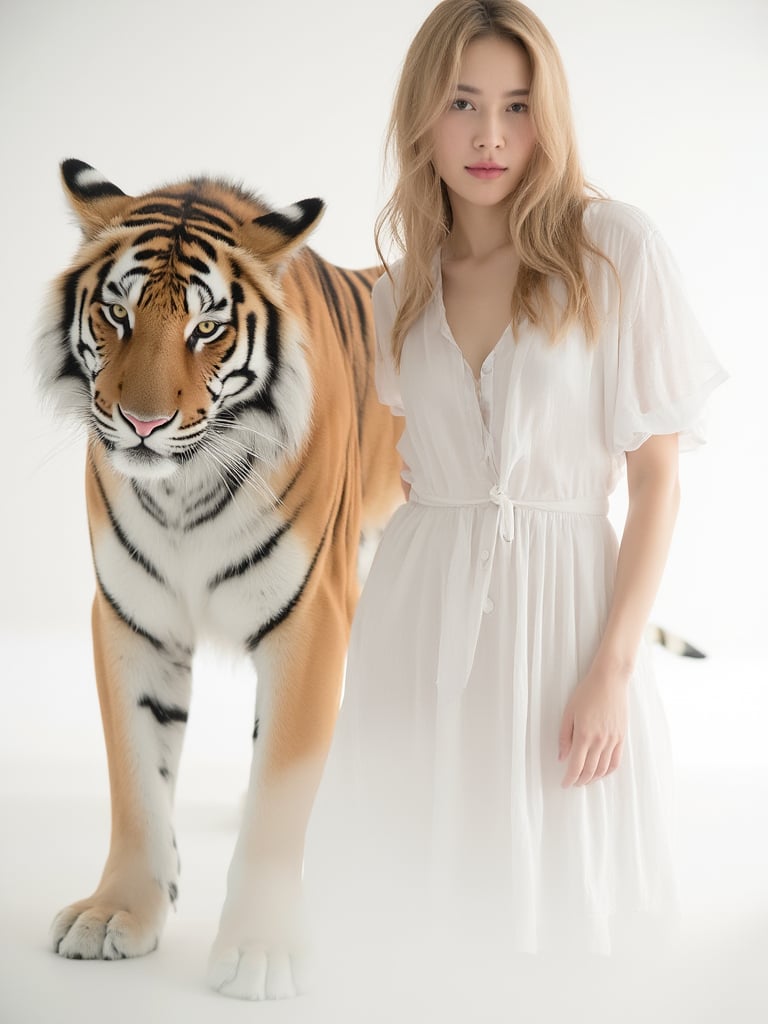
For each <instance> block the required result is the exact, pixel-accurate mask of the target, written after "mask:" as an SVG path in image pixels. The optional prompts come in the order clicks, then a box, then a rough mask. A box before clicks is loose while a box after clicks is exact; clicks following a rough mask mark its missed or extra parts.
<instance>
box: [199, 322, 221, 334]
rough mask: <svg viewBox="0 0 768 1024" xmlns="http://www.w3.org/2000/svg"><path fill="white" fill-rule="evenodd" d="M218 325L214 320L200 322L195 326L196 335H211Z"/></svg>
mask: <svg viewBox="0 0 768 1024" xmlns="http://www.w3.org/2000/svg"><path fill="white" fill-rule="evenodd" d="M218 326H219V325H218V324H217V323H216V321H215V320H201V321H200V323H199V324H198V325H197V333H198V334H213V332H214V331H215V330H216V328H217V327H218Z"/></svg>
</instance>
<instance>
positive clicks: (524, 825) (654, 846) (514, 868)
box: [320, 201, 726, 953]
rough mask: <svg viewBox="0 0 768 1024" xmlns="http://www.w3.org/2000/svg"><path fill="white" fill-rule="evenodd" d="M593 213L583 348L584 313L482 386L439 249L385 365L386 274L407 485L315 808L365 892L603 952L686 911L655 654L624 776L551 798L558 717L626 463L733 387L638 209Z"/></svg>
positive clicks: (381, 353) (611, 556)
mask: <svg viewBox="0 0 768 1024" xmlns="http://www.w3.org/2000/svg"><path fill="white" fill-rule="evenodd" d="M586 217H587V221H586V223H587V227H588V229H589V231H590V233H591V235H592V237H593V239H594V241H595V242H596V244H597V245H598V247H599V248H600V249H601V250H602V251H603V252H604V253H605V254H606V255H607V256H608V257H609V258H610V259H611V261H612V263H613V265H614V267H615V268H616V270H617V271H618V278H619V280H620V282H621V284H620V286H619V280H617V278H616V275H615V274H614V273H613V270H612V269H611V268H610V267H609V266H608V265H607V264H606V263H605V262H603V261H596V262H595V263H594V265H593V266H592V268H591V271H590V273H591V284H592V288H593V294H594V296H595V298H596V301H597V303H598V307H599V310H600V313H601V318H602V331H601V336H600V339H599V343H598V344H597V345H596V346H593V347H590V346H587V344H586V342H585V339H584V337H583V334H582V332H581V331H580V330H578V329H574V330H573V331H572V332H571V334H570V335H569V336H568V337H567V338H566V339H565V340H564V341H562V342H561V343H560V344H558V345H556V346H553V345H551V344H549V342H548V340H547V339H546V338H545V337H544V336H543V335H542V334H541V332H540V331H538V330H536V329H533V328H527V329H526V330H524V331H522V332H521V333H520V335H519V336H518V337H517V338H514V337H513V336H512V331H511V329H510V328H508V329H507V330H506V331H505V332H504V334H503V335H502V337H501V338H500V339H499V342H498V344H497V345H496V347H495V348H494V350H493V351H492V352H491V354H490V355H489V356H488V358H487V359H486V361H485V363H484V364H483V367H482V371H481V374H480V378H479V380H475V378H474V376H473V374H472V372H471V370H470V368H469V366H468V365H467V363H466V361H465V360H464V358H463V356H462V353H461V351H460V349H459V348H458V346H457V345H456V343H455V341H454V339H453V338H452V336H451V333H450V329H449V327H448V324H447V323H446V320H445V312H444V307H443V302H442V290H441V275H440V272H439V254H438V258H437V259H436V263H435V291H434V295H433V299H432V302H431V303H430V305H429V306H428V308H427V309H426V310H425V312H424V314H423V315H422V316H421V317H420V319H419V320H418V321H417V323H416V324H414V325H413V327H412V328H411V330H410V332H409V334H408V337H407V338H406V341H405V347H404V351H403V358H402V364H401V371H400V373H399V374H397V373H396V372H395V370H394V367H393V365H392V360H391V356H390V354H389V342H390V337H389V334H390V329H391V324H392V320H393V318H394V313H395V309H396V303H397V295H396V286H397V267H395V272H394V286H393V283H392V281H390V280H389V279H388V278H383V279H382V280H381V282H379V283H378V284H377V287H376V289H375V291H374V307H375V311H376V321H377V336H378V363H377V386H378V389H379V394H380V397H381V399H382V401H384V402H386V403H388V404H390V405H391V406H392V408H393V409H394V411H395V412H397V413H398V414H401V415H405V418H406V426H405V433H404V435H403V438H402V440H401V442H400V450H401V453H402V455H403V458H404V460H405V462H406V463H407V465H408V467H409V479H410V481H411V483H412V488H413V489H412V495H411V500H410V501H409V502H408V503H407V504H405V505H404V506H402V507H401V508H400V509H399V510H398V511H397V512H396V513H395V515H394V516H393V518H392V520H391V521H390V523H389V525H388V527H387V528H386V530H385V532H384V536H383V538H382V541H381V543H380V546H379V549H378V551H377V554H376V557H375V559H374V561H373V565H372V567H371V571H370V574H369V577H368V580H367V582H366V585H365V587H364V590H363V594H362V597H361V600H360V603H359V605H358V609H357V614H356V617H355V621H354V624H353V630H352V638H351V643H350V650H349V657H348V665H347V676H346V684H345V697H344V703H343V706H342V710H341V715H340V719H339V726H338V729H337V736H336V740H335V743H334V749H333V751H332V755H331V762H330V765H329V769H328V772H327V777H326V781H325V783H324V790H323V794H322V800H321V805H320V806H321V808H322V809H321V811H320V814H321V815H323V814H324V815H326V816H330V817H328V819H327V820H328V821H329V822H330V821H335V823H336V827H337V828H338V830H339V831H338V835H339V836H340V837H343V838H342V839H341V840H340V850H339V857H340V862H344V863H345V864H346V867H345V868H344V870H343V871H341V872H340V877H341V878H342V879H343V883H342V884H344V885H347V886H350V887H351V888H353V889H354V892H355V893H356V896H355V899H356V900H357V901H360V902H361V905H364V904H366V902H368V901H369V902H370V903H371V906H373V905H377V906H378V907H379V909H381V908H388V909H389V910H390V911H392V910H393V908H395V907H399V908H400V912H401V914H402V915H405V918H406V919H407V915H408V914H410V913H415V912H416V910H417V908H422V909H423V910H424V912H425V913H427V914H431V915H433V918H434V919H436V920H440V921H443V922H445V925H446V927H451V926H456V927H458V928H459V929H467V928H470V929H471V928H482V929H491V928H492V929H493V930H494V932H495V933H496V934H497V935H502V936H503V937H504V941H505V942H507V943H508V945H509V948H510V950H514V951H518V952H537V951H544V950H550V949H551V950H556V949H558V948H573V944H574V943H577V944H578V948H580V949H582V950H588V951H593V952H598V953H608V952H611V951H612V950H615V949H619V948H623V947H625V946H627V945H628V944H629V945H631V944H632V943H635V942H637V941H645V940H646V937H647V940H648V941H655V939H656V938H657V937H658V935H659V931H660V929H661V930H663V929H664V927H665V926H666V924H668V923H669V922H670V920H671V919H672V918H673V917H674V912H675V903H676V899H675V889H676V886H675V871H674V857H673V852H672V843H671V839H670V836H671V828H670V817H671V814H672V792H673V766H672V758H671V752H670V747H669V737H668V733H667V727H666V723H665V718H664V714H663V709H662V706H661V703H660V700H659V696H658V692H657V688H656V682H655V680H654V677H653V673H652V669H651V664H650V656H649V651H648V650H647V649H645V648H642V649H641V651H640V652H639V655H638V658H637V662H636V665H635V670H634V673H633V677H632V680H631V683H630V688H629V732H628V736H627V739H626V743H625V749H624V753H623V758H622V763H621V765H620V768H619V769H618V771H616V772H614V773H613V774H612V775H610V776H608V777H606V778H605V779H602V780H600V781H597V782H595V783H592V784H591V785H588V786H586V787H576V788H571V789H568V790H564V789H563V788H562V787H561V780H562V777H563V774H564V772H565V766H564V764H561V763H560V762H558V759H557V751H558V733H559V729H560V724H561V719H562V714H563V711H564V708H565V705H566V703H567V700H568V698H569V697H570V695H571V693H572V692H573V689H574V687H575V686H576V685H577V683H578V682H579V680H580V679H581V678H582V677H583V676H584V675H585V674H586V672H587V671H588V669H589V667H590V664H591V661H592V659H593V657H594V655H595V652H596V651H597V648H598V645H599V642H600V637H601V635H602V631H603V629H604V626H605V622H606V619H607V615H608V611H609V607H610V601H611V596H612V590H613V583H614V576H615V571H616V561H617V554H618V542H617V538H616V536H615V534H614V532H613V529H612V527H611V526H610V524H609V522H608V520H607V518H606V516H605V512H606V509H607V498H608V495H609V494H610V493H611V491H612V490H613V488H614V487H615V486H616V485H617V483H618V481H619V480H620V479H621V475H622V472H623V469H624V465H625V454H624V453H625V451H627V450H631V449H632V448H636V447H638V446H639V445H640V444H642V443H643V441H644V440H645V439H647V437H649V436H651V435H652V434H654V433H673V432H678V433H680V435H681V446H682V447H683V448H686V447H694V446H695V445H697V444H699V443H701V441H702V440H703V428H702V413H703V407H704V402H705V400H706V398H707V396H708V395H709V393H710V392H711V390H712V389H713V388H714V387H715V386H716V385H717V384H718V383H720V382H721V381H722V380H723V379H725V377H726V374H725V373H724V371H723V370H722V368H721V367H720V366H719V364H718V362H717V360H716V358H715V357H714V355H713V354H712V351H711V349H710V348H709V345H708V343H707V342H706V340H705V338H704V336H703V335H702V333H701V331H700V329H699V327H698V325H697V324H696V321H695V319H694V317H693V315H692V313H691V311H690V309H689V307H688V305H687V303H686V301H685V297H684V295H683V292H682V290H681V286H680V283H679V280H678V277H677V272H676V270H675V269H674V263H673V261H672V259H671V257H670V255H669V253H668V250H667V249H666V247H665V246H664V243H663V242H662V241H661V239H660V238H659V236H658V233H657V232H656V230H655V228H654V227H653V226H652V225H651V224H650V222H649V221H648V220H647V218H645V217H644V215H643V214H641V213H640V212H639V211H637V210H634V209H633V208H631V207H627V206H624V205H623V204H619V203H614V202H608V201H599V202H595V203H594V204H592V205H591V207H590V209H589V210H588V212H587V215H586ZM332 829H333V826H331V830H332ZM435 915H436V917H435Z"/></svg>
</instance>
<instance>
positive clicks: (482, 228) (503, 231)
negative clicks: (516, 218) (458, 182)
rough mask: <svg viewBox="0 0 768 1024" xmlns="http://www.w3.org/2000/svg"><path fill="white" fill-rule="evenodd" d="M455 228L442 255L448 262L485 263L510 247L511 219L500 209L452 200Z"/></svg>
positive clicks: (457, 199) (453, 227)
mask: <svg viewBox="0 0 768 1024" xmlns="http://www.w3.org/2000/svg"><path fill="white" fill-rule="evenodd" d="M451 212H452V215H453V226H452V227H451V233H450V235H449V236H448V239H447V241H446V242H445V244H444V245H443V253H444V255H445V256H446V257H447V258H448V259H455V260H461V259H471V260H483V259H484V258H486V257H487V256H490V255H491V253H493V252H496V251H497V250H498V249H502V248H505V247H507V246H509V245H510V244H511V242H510V237H509V220H508V219H507V215H506V213H505V212H504V210H503V209H502V208H500V207H498V206H477V205H475V204H474V203H472V204H469V203H464V202H462V201H461V200H460V199H459V198H458V197H456V196H452V197H451Z"/></svg>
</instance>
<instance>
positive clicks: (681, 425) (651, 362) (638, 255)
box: [612, 229, 728, 454]
mask: <svg viewBox="0 0 768 1024" xmlns="http://www.w3.org/2000/svg"><path fill="white" fill-rule="evenodd" d="M637 242H638V245H636V246H633V247H632V249H634V252H630V253H629V254H627V258H625V259H624V260H622V261H621V264H620V265H619V268H618V269H619V276H620V278H621V316H620V323H619V339H618V352H617V356H616V389H615V406H614V409H613V423H612V441H613V449H614V452H615V453H616V454H619V453H621V452H626V451H634V450H635V449H636V448H639V447H640V445H641V444H643V443H644V442H645V441H647V440H648V438H649V437H651V436H652V435H654V434H679V442H680V450H681V451H686V450H689V449H692V448H696V447H698V446H699V445H700V444H703V443H704V441H705V440H706V438H705V433H704V406H705V403H706V400H707V398H708V396H709V394H710V393H711V392H712V391H713V390H714V388H715V387H717V385H718V384H720V383H722V382H723V381H724V380H726V379H727V377H728V374H727V373H726V372H725V370H724V369H723V368H722V366H721V365H720V364H719V362H718V361H717V359H716V357H715V355H714V353H713V351H712V349H711V347H710V345H709V342H708V341H707V339H706V337H705V336H704V333H703V332H702V330H701V328H700V326H699V324H698V322H697V320H696V317H695V315H694V313H693V311H692V310H691V308H690V305H689V303H688V300H687V298H686V295H685V292H684V288H683V285H682V282H681V279H680V273H679V271H678V268H677V266H676V264H675V261H674V259H673V257H672V254H671V253H670V251H669V249H668V247H667V245H666V244H665V242H664V240H663V239H662V238H661V236H660V235H659V234H658V232H657V231H655V230H653V229H652V230H651V231H649V232H648V233H647V234H646V235H645V237H644V238H638V239H637ZM627 264H628V265H627Z"/></svg>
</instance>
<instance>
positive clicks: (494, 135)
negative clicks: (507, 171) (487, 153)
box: [475, 114, 505, 149]
mask: <svg viewBox="0 0 768 1024" xmlns="http://www.w3.org/2000/svg"><path fill="white" fill-rule="evenodd" d="M504 143H505V138H504V130H503V127H502V123H501V119H500V118H499V117H496V116H495V115H493V114H489V115H487V116H486V117H484V118H483V120H482V122H481V124H480V125H479V127H478V131H477V134H476V135H475V147H476V148H477V149H501V148H502V147H503V146H504Z"/></svg>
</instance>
